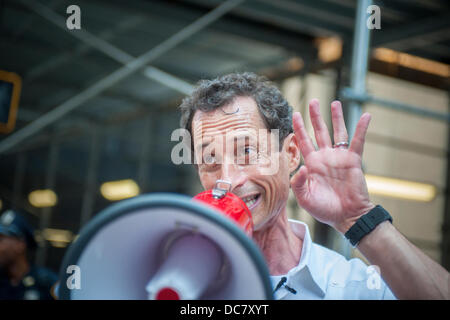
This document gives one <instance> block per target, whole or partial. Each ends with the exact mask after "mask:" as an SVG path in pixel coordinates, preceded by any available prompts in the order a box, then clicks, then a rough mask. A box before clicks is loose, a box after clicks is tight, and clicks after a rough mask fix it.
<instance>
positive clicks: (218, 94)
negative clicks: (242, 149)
mask: <svg viewBox="0 0 450 320" xmlns="http://www.w3.org/2000/svg"><path fill="white" fill-rule="evenodd" d="M236 97H251V98H253V99H254V100H255V102H256V105H257V106H258V109H259V111H260V114H261V116H262V119H263V120H264V123H265V124H266V127H267V129H278V130H279V139H280V149H281V146H282V142H283V141H284V139H285V138H286V137H287V136H288V135H289V134H290V133H292V132H293V128H292V107H291V106H290V105H289V103H288V102H287V101H286V99H285V98H284V97H283V95H282V94H281V92H280V90H279V89H278V88H277V87H276V86H275V85H274V84H273V83H272V82H271V81H269V80H268V79H267V78H266V77H263V76H258V75H256V74H255V73H252V72H245V73H230V74H227V75H223V76H220V77H217V78H215V79H212V80H200V81H199V82H198V83H197V86H196V88H195V89H194V91H193V92H192V94H191V95H190V96H188V97H186V98H184V99H183V101H182V103H181V105H180V107H179V108H180V110H181V120H180V125H181V127H182V128H184V129H187V130H188V131H189V133H190V134H191V136H192V118H193V117H194V113H195V111H197V110H200V111H203V112H208V111H213V110H216V109H218V108H220V107H222V106H224V105H226V104H228V103H231V102H232V101H233V99H235V98H236Z"/></svg>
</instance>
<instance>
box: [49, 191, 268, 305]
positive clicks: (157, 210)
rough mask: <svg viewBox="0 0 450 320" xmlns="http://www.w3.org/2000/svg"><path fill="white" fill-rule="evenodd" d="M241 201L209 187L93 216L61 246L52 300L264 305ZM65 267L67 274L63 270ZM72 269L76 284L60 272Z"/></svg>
mask: <svg viewBox="0 0 450 320" xmlns="http://www.w3.org/2000/svg"><path fill="white" fill-rule="evenodd" d="M252 229H253V225H252V221H251V215H250V212H249V210H248V208H247V207H246V206H245V204H244V202H242V200H241V199H239V198H238V197H237V196H235V195H234V194H232V193H229V192H227V190H225V189H220V188H218V187H217V186H216V188H215V189H213V190H209V191H205V192H202V193H200V194H199V195H197V196H196V197H194V200H193V199H191V198H189V197H186V196H182V195H176V194H167V193H155V194H149V195H142V196H139V197H136V198H133V199H129V200H124V201H121V202H119V203H116V204H114V205H112V206H110V207H108V208H106V209H105V210H104V211H102V212H100V213H99V214H98V215H96V216H95V217H94V218H93V219H92V220H91V221H90V222H89V223H88V224H87V225H86V226H85V227H84V228H83V229H82V230H81V232H80V235H79V237H78V238H77V240H76V241H75V242H73V243H72V245H71V246H70V247H69V249H68V251H67V253H66V255H65V257H64V260H63V264H62V267H61V271H60V277H59V286H58V290H57V291H58V292H57V295H58V297H59V298H60V299H156V300H168V299H173V300H178V299H218V300H221V299H226V300H238V299H239V300H240V299H272V298H273V295H272V285H271V282H270V277H269V272H268V269H267V266H266V263H265V260H264V258H263V256H262V254H261V252H260V250H259V248H258V247H257V245H256V244H255V243H254V242H253V240H252V239H251V237H250V236H251V233H252ZM71 266H72V268H70V267H71ZM73 266H77V268H76V270H78V272H79V274H78V275H77V276H78V277H79V279H78V281H79V284H80V285H79V286H75V287H74V286H71V285H70V283H71V281H72V277H73V276H74V275H73V274H72V273H71V272H68V270H74V268H73Z"/></svg>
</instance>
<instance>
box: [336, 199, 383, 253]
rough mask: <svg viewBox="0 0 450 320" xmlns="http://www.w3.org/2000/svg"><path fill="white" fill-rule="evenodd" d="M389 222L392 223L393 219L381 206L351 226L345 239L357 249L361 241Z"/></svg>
mask: <svg viewBox="0 0 450 320" xmlns="http://www.w3.org/2000/svg"><path fill="white" fill-rule="evenodd" d="M386 220H389V221H390V222H391V223H392V217H391V215H390V214H389V212H387V211H386V210H384V208H383V207H382V206H380V205H377V206H376V207H375V208H373V209H372V210H370V211H369V212H368V213H366V214H365V215H363V216H361V217H360V218H359V219H358V220H357V221H356V223H355V224H354V225H353V226H351V228H350V229H348V231H347V232H346V233H345V235H344V236H345V237H346V238H347V239H348V240H350V243H351V244H352V246H354V247H356V245H357V244H358V242H359V241H361V239H362V238H363V237H364V236H365V235H367V234H368V233H370V232H371V231H372V230H373V229H375V228H376V226H377V225H379V224H380V223H382V222H383V221H386Z"/></svg>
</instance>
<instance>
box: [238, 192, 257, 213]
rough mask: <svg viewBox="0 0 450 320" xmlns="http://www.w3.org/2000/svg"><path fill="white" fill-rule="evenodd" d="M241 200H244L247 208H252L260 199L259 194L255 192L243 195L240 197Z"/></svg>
mask: <svg viewBox="0 0 450 320" xmlns="http://www.w3.org/2000/svg"><path fill="white" fill-rule="evenodd" d="M241 199H242V201H244V202H245V204H246V205H247V207H248V209H249V210H252V209H253V208H254V207H256V206H257V205H258V203H259V200H260V199H261V194H260V193H256V194H252V195H249V196H245V197H242V198H241Z"/></svg>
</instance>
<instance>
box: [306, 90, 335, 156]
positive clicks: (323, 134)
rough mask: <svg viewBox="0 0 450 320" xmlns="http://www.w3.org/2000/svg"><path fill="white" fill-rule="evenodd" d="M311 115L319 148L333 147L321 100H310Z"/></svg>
mask: <svg viewBox="0 0 450 320" xmlns="http://www.w3.org/2000/svg"><path fill="white" fill-rule="evenodd" d="M309 115H310V117H311V123H312V125H313V128H314V135H315V137H316V141H317V145H318V146H319V148H326V147H328V148H331V139H330V134H329V133H328V128H327V125H326V124H325V121H323V118H322V115H321V114H320V107H319V100H317V99H312V100H311V101H310V102H309Z"/></svg>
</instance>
